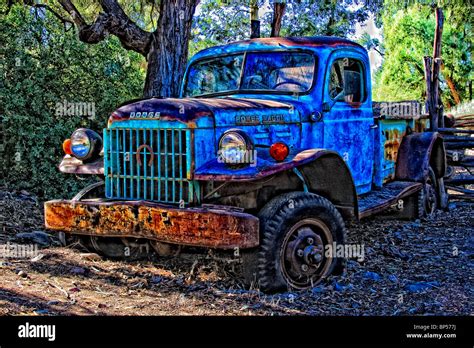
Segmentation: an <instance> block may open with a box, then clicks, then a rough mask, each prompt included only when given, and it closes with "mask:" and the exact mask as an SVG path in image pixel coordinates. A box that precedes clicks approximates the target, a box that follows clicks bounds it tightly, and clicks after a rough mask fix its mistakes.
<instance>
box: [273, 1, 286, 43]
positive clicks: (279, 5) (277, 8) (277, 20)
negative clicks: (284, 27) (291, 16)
mask: <svg viewBox="0 0 474 348" xmlns="http://www.w3.org/2000/svg"><path fill="white" fill-rule="evenodd" d="M285 8H286V3H284V2H277V1H275V3H274V4H273V21H272V33H271V34H270V36H271V37H277V36H280V29H281V21H282V19H283V14H284V13H285Z"/></svg>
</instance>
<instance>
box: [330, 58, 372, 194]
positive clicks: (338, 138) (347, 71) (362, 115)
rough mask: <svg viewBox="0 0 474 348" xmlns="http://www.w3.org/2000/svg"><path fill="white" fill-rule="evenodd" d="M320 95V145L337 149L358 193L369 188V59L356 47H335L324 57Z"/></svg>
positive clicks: (370, 171) (370, 158)
mask: <svg viewBox="0 0 474 348" xmlns="http://www.w3.org/2000/svg"><path fill="white" fill-rule="evenodd" d="M327 67H328V68H327V69H328V70H327V72H326V77H325V84H324V85H325V88H324V89H325V90H324V95H323V101H324V103H323V113H324V115H323V119H324V147H325V148H327V149H332V150H334V151H336V152H338V153H339V154H340V155H341V157H342V158H343V159H344V161H345V162H346V163H347V165H348V166H349V169H350V170H351V173H352V177H353V179H354V184H355V185H356V190H357V193H358V194H362V193H365V192H368V191H370V190H371V186H372V174H373V166H374V127H375V126H374V120H373V116H372V115H373V113H372V100H371V95H370V91H371V89H370V87H371V86H370V79H369V76H368V73H367V72H368V71H369V63H368V60H367V58H366V56H364V55H362V54H360V53H359V52H356V51H347V50H344V51H336V52H334V53H333V54H332V55H331V56H330V58H329V61H328V65H327Z"/></svg>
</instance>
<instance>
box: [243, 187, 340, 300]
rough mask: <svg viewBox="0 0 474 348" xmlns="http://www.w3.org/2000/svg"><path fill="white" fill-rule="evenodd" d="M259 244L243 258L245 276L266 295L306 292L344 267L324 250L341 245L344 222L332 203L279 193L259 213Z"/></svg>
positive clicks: (313, 195)
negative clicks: (290, 290)
mask: <svg viewBox="0 0 474 348" xmlns="http://www.w3.org/2000/svg"><path fill="white" fill-rule="evenodd" d="M259 218H260V229H261V243H260V247H259V248H258V249H257V250H253V251H250V252H246V253H244V255H243V267H244V276H245V278H246V282H247V284H250V283H253V284H254V285H256V286H257V287H259V288H260V289H261V290H262V291H265V292H274V291H280V290H285V289H288V288H296V289H307V288H310V287H313V286H314V285H316V284H318V283H319V282H320V281H321V280H323V279H324V278H326V277H327V276H328V275H330V274H331V273H333V272H334V271H335V270H336V269H340V268H341V267H342V263H343V258H337V257H333V254H332V253H330V252H328V249H329V248H332V247H333V246H334V245H342V244H343V243H344V233H345V226H344V221H343V219H342V217H341V215H340V214H339V212H338V211H337V209H336V208H335V207H334V205H333V204H331V202H330V201H328V200H327V199H325V198H323V197H321V196H318V195H315V194H312V193H305V192H292V193H287V194H283V195H281V196H278V197H276V198H274V199H273V200H271V201H270V202H269V203H267V205H265V207H264V208H263V209H262V210H261V212H260V214H259Z"/></svg>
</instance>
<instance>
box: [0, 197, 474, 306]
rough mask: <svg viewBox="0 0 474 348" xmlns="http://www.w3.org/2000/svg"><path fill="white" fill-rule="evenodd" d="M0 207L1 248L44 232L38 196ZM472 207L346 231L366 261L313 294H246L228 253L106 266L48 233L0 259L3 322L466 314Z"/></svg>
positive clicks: (472, 262) (456, 205)
mask: <svg viewBox="0 0 474 348" xmlns="http://www.w3.org/2000/svg"><path fill="white" fill-rule="evenodd" d="M0 203H1V207H0V208H1V210H0V211H1V212H2V213H1V216H0V218H2V219H3V224H4V230H5V231H4V232H3V233H2V234H0V244H4V245H5V244H7V243H17V242H19V241H21V238H20V239H19V238H18V237H17V236H18V235H17V233H18V232H32V231H42V216H41V214H42V212H41V208H40V206H41V205H40V204H39V203H38V201H37V199H36V198H35V197H33V196H31V195H29V194H28V193H27V192H7V191H0ZM473 208H474V205H472V204H471V205H470V204H467V203H463V202H452V203H450V211H449V212H442V211H440V212H438V213H437V215H436V216H435V217H434V218H432V219H430V220H426V221H415V222H413V221H412V222H410V221H401V220H393V219H388V218H387V217H377V218H373V219H367V220H364V221H363V222H362V223H360V224H357V225H356V224H353V225H351V226H348V227H349V231H350V233H349V236H348V242H349V243H358V244H363V245H364V251H365V257H364V260H361V261H358V260H357V259H352V260H349V261H348V263H347V270H346V272H345V274H344V275H342V276H333V277H331V278H329V279H327V281H325V282H324V283H323V284H321V285H319V286H317V287H315V288H314V289H312V290H308V291H304V292H286V293H282V294H276V295H265V294H262V293H260V292H258V291H255V290H251V291H247V290H245V289H244V287H243V285H242V284H241V279H240V263H239V258H235V257H233V255H225V254H209V253H205V252H202V253H185V254H184V255H183V256H182V257H180V258H173V259H158V258H156V257H154V258H152V259H150V260H147V261H135V262H131V261H130V262H128V261H111V260H104V259H102V258H100V257H98V256H97V255H95V254H94V255H91V254H85V253H84V251H80V250H76V249H72V248H64V247H59V246H58V245H57V242H56V241H55V240H54V238H49V239H48V236H46V241H44V240H43V241H41V240H40V242H44V244H45V245H47V244H51V245H49V246H45V247H43V248H41V249H40V250H39V252H40V254H39V255H38V256H36V257H34V258H26V259H20V258H3V259H0V315H58V314H62V315H473V314H474V313H473V306H472V304H473V292H474V286H473V274H474V273H473V269H474V267H473V266H474V233H473V232H474V216H473V210H474V209H473ZM41 236H42V237H44V236H45V235H44V234H41V232H40V237H41ZM23 241H24V238H23Z"/></svg>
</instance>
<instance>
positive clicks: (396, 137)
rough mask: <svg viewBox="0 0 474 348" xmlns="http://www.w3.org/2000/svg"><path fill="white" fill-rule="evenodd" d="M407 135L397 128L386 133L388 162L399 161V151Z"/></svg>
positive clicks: (385, 149) (385, 156)
mask: <svg viewBox="0 0 474 348" xmlns="http://www.w3.org/2000/svg"><path fill="white" fill-rule="evenodd" d="M405 133H406V132H400V131H399V130H398V129H396V128H395V129H389V130H386V131H385V139H386V140H385V144H384V158H385V159H386V160H387V161H392V162H396V161H397V156H398V149H399V148H400V144H401V142H402V138H403V137H404V136H405Z"/></svg>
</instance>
